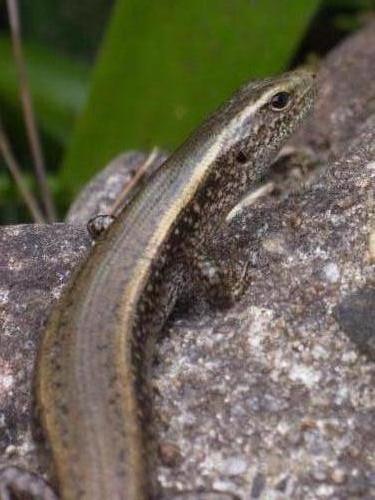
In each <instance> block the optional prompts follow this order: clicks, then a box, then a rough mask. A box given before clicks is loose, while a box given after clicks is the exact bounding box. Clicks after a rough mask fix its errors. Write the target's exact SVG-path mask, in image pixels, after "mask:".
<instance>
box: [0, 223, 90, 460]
mask: <svg viewBox="0 0 375 500" xmlns="http://www.w3.org/2000/svg"><path fill="white" fill-rule="evenodd" d="M89 247H90V239H89V237H88V234H87V231H86V229H85V228H82V227H74V226H67V225H66V224H55V225H53V226H47V225H45V226H43V225H40V226H37V225H27V226H9V227H3V228H1V229H0V466H2V465H4V464H7V463H14V464H19V465H26V464H27V465H31V466H32V468H34V469H35V468H37V465H38V462H37V461H36V452H35V446H34V441H33V436H32V432H31V431H32V414H33V413H32V406H31V405H32V391H31V388H32V374H33V367H34V363H35V356H36V349H37V345H38V339H39V335H40V332H41V330H42V329H43V325H44V324H45V321H46V318H47V316H48V314H49V312H50V310H51V306H52V303H53V302H54V301H55V300H56V299H57V298H58V297H59V296H60V293H61V290H62V288H63V286H64V284H66V282H67V280H68V277H69V275H70V273H71V271H72V270H73V269H74V268H75V267H76V266H77V265H78V263H80V262H82V260H83V257H84V255H86V254H87V251H88V249H89Z"/></svg>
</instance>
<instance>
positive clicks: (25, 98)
mask: <svg viewBox="0 0 375 500" xmlns="http://www.w3.org/2000/svg"><path fill="white" fill-rule="evenodd" d="M7 8H8V16H9V24H10V29H11V37H12V46H13V54H14V60H15V64H16V67H17V71H18V78H19V84H20V93H21V101H22V110H23V115H24V120H25V126H26V132H27V138H28V141H29V146H30V151H31V155H32V157H33V163H34V169H35V173H36V178H37V182H38V185H39V189H40V191H41V194H42V199H43V205H44V208H45V211H46V214H47V220H48V221H49V222H52V221H54V220H56V209H55V206H54V203H53V199H52V196H51V192H50V189H49V186H48V182H47V175H46V169H45V163H44V158H43V152H42V147H41V144H40V139H39V134H38V128H37V125H36V120H35V115H34V110H33V105H32V99H31V93H30V87H29V82H28V77H27V70H26V65H25V60H24V56H23V49H22V38H21V27H20V19H19V12H18V4H17V0H7Z"/></svg>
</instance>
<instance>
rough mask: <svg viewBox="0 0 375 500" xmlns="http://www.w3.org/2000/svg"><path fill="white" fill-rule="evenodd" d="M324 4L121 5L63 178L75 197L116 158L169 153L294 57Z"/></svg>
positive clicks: (212, 0)
mask: <svg viewBox="0 0 375 500" xmlns="http://www.w3.org/2000/svg"><path fill="white" fill-rule="evenodd" d="M318 4H319V0H304V1H301V0H285V1H280V0H189V1H188V2H187V1H186V0H184V1H182V0H163V1H156V2H155V1H151V0H118V2H117V4H116V8H115V9H114V12H113V15H112V19H111V23H110V27H109V30H108V32H107V35H106V38H105V40H104V43H103V47H102V49H101V53H100V56H99V59H98V62H97V66H96V68H95V71H94V75H93V81H92V90H91V95H90V97H89V101H88V105H87V107H86V109H85V112H84V113H83V115H82V117H81V119H80V120H79V122H78V126H77V129H76V131H75V135H74V137H73V140H72V143H71V146H70V149H69V151H68V154H67V158H66V161H65V165H64V169H63V172H62V179H63V182H64V183H65V184H66V186H67V187H69V188H70V189H71V190H73V191H77V190H78V189H79V187H80V185H81V184H82V183H83V182H85V181H87V180H88V179H89V178H90V177H91V176H92V174H93V173H94V172H95V171H96V170H98V169H99V168H101V167H103V166H104V165H105V164H106V163H107V162H108V161H109V160H110V159H111V158H112V157H113V156H114V155H116V154H118V153H119V152H121V151H123V150H126V149H129V148H141V149H144V148H150V147H152V146H154V145H157V146H160V147H163V148H168V149H171V148H173V147H175V146H176V145H177V144H178V143H179V142H180V141H181V140H183V139H184V137H186V135H187V134H188V132H189V131H191V130H192V128H194V127H195V126H196V125H197V124H198V123H199V121H200V120H201V119H202V118H203V117H204V116H205V115H206V114H207V113H208V112H209V111H211V110H212V109H214V108H215V107H216V106H217V105H218V104H219V103H220V102H221V101H223V99H225V98H226V97H228V96H229V95H230V94H231V93H232V92H233V91H234V90H235V89H236V88H237V87H238V86H239V85H240V84H241V83H243V82H245V81H247V80H248V79H250V78H254V77H258V76H264V75H269V74H273V73H277V72H280V71H282V70H283V69H285V67H286V66H287V64H288V61H290V59H291V58H292V56H293V54H294V51H295V50H296V47H297V45H298V42H299V41H300V39H301V36H302V35H303V33H304V31H305V29H306V26H307V24H308V22H309V20H310V18H311V16H312V14H313V13H314V12H315V10H316V8H317V6H318Z"/></svg>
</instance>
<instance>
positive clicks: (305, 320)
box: [0, 25, 375, 499]
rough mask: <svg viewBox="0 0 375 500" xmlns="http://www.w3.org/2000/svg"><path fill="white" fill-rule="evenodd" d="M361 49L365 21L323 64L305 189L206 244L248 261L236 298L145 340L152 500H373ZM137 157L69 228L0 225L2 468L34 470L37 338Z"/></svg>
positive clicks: (369, 76) (368, 60) (40, 464)
mask: <svg viewBox="0 0 375 500" xmlns="http://www.w3.org/2000/svg"><path fill="white" fill-rule="evenodd" d="M374 44H375V30H374V25H372V27H371V26H370V27H368V28H365V29H364V30H362V31H361V32H359V33H358V34H356V35H354V36H352V37H350V38H348V40H347V41H345V42H344V44H343V45H342V46H341V47H338V48H337V49H336V50H334V51H333V52H332V53H331V55H330V56H329V57H328V59H327V61H326V63H324V65H323V67H322V70H321V73H320V75H319V77H318V78H319V81H320V88H321V91H320V97H319V100H318V106H317V109H316V111H315V114H314V116H313V117H312V119H311V121H310V122H309V123H308V124H307V125H306V127H305V129H304V130H303V131H301V132H300V133H299V134H298V136H297V137H296V138H295V139H294V141H293V143H292V146H293V148H294V149H295V150H296V151H297V150H301V149H303V148H309V149H310V150H311V151H312V153H313V155H314V156H315V157H316V158H318V159H319V163H320V164H321V165H323V167H324V168H321V169H320V171H314V173H313V176H312V179H313V182H311V183H310V184H309V185H307V187H305V188H304V189H302V188H299V189H296V190H294V191H293V192H292V194H291V195H290V196H289V197H276V196H274V197H272V196H263V197H259V196H258V197H257V198H256V201H252V203H251V204H250V205H249V204H248V205H244V206H243V207H242V209H241V210H239V211H237V212H236V213H234V214H233V216H232V218H231V219H230V222H229V223H228V225H227V227H225V228H224V229H223V231H222V233H220V234H219V235H218V236H217V241H216V242H215V245H214V248H213V251H214V252H216V254H217V255H216V257H217V258H218V259H219V260H220V259H227V258H232V259H234V260H235V261H236V262H238V265H239V266H241V265H243V264H244V263H248V264H249V265H250V270H251V273H250V275H251V286H250V287H249V288H248V290H247V292H246V293H245V295H244V297H243V298H242V300H241V301H240V302H239V303H237V304H236V305H235V306H234V307H233V308H231V309H230V310H227V311H205V312H204V313H202V312H201V313H199V309H198V313H197V309H195V310H194V311H195V312H194V314H193V313H192V312H190V313H187V312H186V311H185V312H184V313H181V314H179V315H178V314H175V315H174V317H173V318H172V319H171V320H170V322H169V324H168V325H167V327H166V331H165V333H166V335H165V336H164V337H163V339H162V340H161V342H160V343H159V344H158V346H157V350H156V360H157V364H155V366H154V374H153V387H154V388H155V391H154V394H153V396H152V397H153V405H154V421H155V426H154V433H155V436H156V440H157V442H158V445H159V446H158V448H159V450H160V454H159V458H158V463H157V475H158V478H159V483H160V485H161V486H162V489H163V491H164V498H241V499H249V498H293V499H305V498H306V499H314V498H348V497H351V498H358V497H359V496H360V497H361V498H372V497H374V496H375V481H374V474H373V463H372V462H371V460H372V457H373V456H374V453H375V449H374V443H375V431H374V425H373V422H374V417H375V415H374V404H373V402H374V393H373V392H374V380H373V373H374V370H373V359H374V358H373V342H374V341H373V339H374V330H373V324H374V322H373V321H371V318H372V317H373V316H372V314H373V308H371V304H373V296H374V292H373V290H374V259H373V250H371V244H370V242H371V241H372V239H373V236H371V235H372V234H373V232H374V227H373V221H374V206H373V191H374V187H373V186H374V183H373V178H374V165H375V109H374V102H375V95H374V93H375V89H374V85H371V84H370V83H369V82H373V81H374V76H375V75H374V71H375V69H374V68H375V60H374V56H375V54H374V52H373V51H372V50H370V47H371V45H372V46H374ZM292 156H293V155H292ZM295 158H296V157H295V156H294V160H295ZM327 158H334V159H335V161H331V162H330V164H329V165H328V166H327V164H326V159H327ZM124 160H125V161H124ZM144 160H145V156H142V155H141V154H139V155H138V156H137V154H135V156H134V153H133V154H132V155H127V156H124V157H123V158H122V159H120V161H119V162H117V165H120V167H116V166H113V165H112V166H111V167H109V173H108V170H107V174H106V173H102V174H101V177H100V176H99V177H97V178H96V179H94V180H93V182H92V183H91V186H90V188H88V189H86V190H85V192H84V194H83V195H82V196H81V197H80V199H79V201H77V202H76V204H75V205H74V207H73V208H72V210H71V211H70V213H69V217H68V220H69V221H70V223H68V224H57V225H52V226H37V225H29V226H14V227H4V228H2V229H1V231H0V329H1V337H0V341H1V347H0V464H13V465H24V466H28V467H29V468H31V469H32V470H34V471H41V472H46V470H47V469H46V465H45V460H46V457H45V454H44V452H43V450H40V452H39V453H37V449H36V442H35V439H34V436H33V433H32V428H33V426H32V420H33V411H32V371H33V366H34V363H35V356H36V352H37V346H38V339H39V336H40V334H41V331H42V330H43V325H44V323H45V320H46V317H47V316H48V313H49V311H50V308H51V305H52V303H53V302H54V301H56V300H57V299H58V297H59V295H60V294H61V291H62V289H63V287H64V285H65V284H66V282H67V281H68V279H69V275H70V274H71V273H72V271H73V270H74V269H75V268H76V267H77V266H78V264H79V263H80V262H82V261H83V260H84V259H85V258H86V256H87V255H88V253H89V249H90V246H91V240H90V238H89V236H88V233H87V231H86V228H85V225H86V222H87V219H89V218H90V217H92V216H94V215H96V214H97V213H98V212H101V211H102V210H104V211H106V210H107V209H108V207H110V206H111V205H112V203H113V201H114V199H115V197H116V193H118V192H120V191H122V189H123V187H124V184H126V182H128V180H129V169H130V171H131V170H132V169H133V168H134V165H135V164H139V162H142V161H144ZM160 161H161V160H160ZM118 168H119V172H120V173H119V174H118V175H119V176H117V171H118V170H117V169H118ZM155 168H156V167H155ZM106 176H108V177H106ZM121 176H122V177H121ZM110 178H112V181H110V182H109V181H108V184H107V181H106V179H110ZM120 178H121V179H122V180H119V179H120ZM113 179H115V181H114V180H113ZM272 182H274V181H272ZM103 186H104V187H105V189H104V191H101V188H102V187H103ZM108 186H109V187H108ZM265 192H268V193H269V191H265ZM254 199H255V198H254ZM254 199H253V200H254ZM72 221H75V222H76V223H79V224H80V226H75V225H73V224H72ZM179 493H180V494H179ZM189 495H190V497H189Z"/></svg>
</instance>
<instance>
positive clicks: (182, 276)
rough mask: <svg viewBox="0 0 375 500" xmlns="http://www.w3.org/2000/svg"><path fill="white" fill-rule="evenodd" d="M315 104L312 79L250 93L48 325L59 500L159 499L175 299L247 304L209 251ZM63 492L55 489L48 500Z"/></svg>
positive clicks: (116, 235)
mask: <svg viewBox="0 0 375 500" xmlns="http://www.w3.org/2000/svg"><path fill="white" fill-rule="evenodd" d="M314 95H315V85H314V75H313V74H312V73H311V72H309V71H308V70H305V69H299V70H295V71H293V72H289V73H286V74H284V75H281V76H278V77H274V78H269V79H264V80H256V81H252V82H250V83H248V84H246V85H245V86H243V87H242V88H241V89H240V90H239V91H238V92H236V93H235V94H234V95H233V97H232V98H231V99H230V100H229V101H227V102H226V103H224V104H223V105H222V106H221V107H220V108H219V109H218V110H217V111H216V112H214V113H213V114H212V115H211V116H210V117H209V118H208V119H207V120H206V121H204V122H203V124H202V125H200V126H199V127H198V129H197V130H196V131H195V132H193V133H192V135H191V136H190V137H189V138H188V139H187V140H186V141H185V142H184V143H183V144H182V145H181V146H180V147H179V148H178V149H177V150H176V151H175V152H174V153H173V154H172V155H171V156H170V157H169V158H168V159H167V160H166V161H165V163H164V164H163V165H162V166H161V167H159V168H158V170H157V171H156V172H155V173H154V174H153V175H152V176H151V177H150V179H149V180H148V182H147V184H146V185H145V186H143V187H142V189H141V190H140V191H139V192H138V193H137V194H136V196H134V198H133V199H132V200H131V202H130V203H129V204H127V205H126V206H125V207H124V209H123V210H122V211H121V212H120V213H119V215H118V216H117V217H116V218H115V220H114V221H113V223H112V224H111V225H110V227H109V228H108V230H107V231H106V233H105V237H104V238H101V239H100V241H97V243H96V244H95V245H94V247H93V250H92V252H91V254H90V255H89V257H88V259H87V260H86V262H85V263H84V264H83V265H82V267H81V268H80V269H78V270H77V271H76V273H75V274H74V276H73V277H72V279H71V282H70V284H69V285H68V287H67V289H66V290H65V292H64V293H63V296H62V298H61V299H60V300H59V301H58V303H57V305H56V307H55V308H54V309H53V311H52V314H51V316H50V318H49V320H48V321H47V325H46V328H45V331H44V334H43V338H42V342H41V346H40V349H39V353H38V359H37V367H36V380H35V387H36V398H37V406H38V411H39V413H40V419H41V423H42V427H43V429H44V431H45V434H46V438H47V441H48V442H49V444H50V447H51V451H52V458H53V469H54V474H55V477H56V484H57V488H58V492H59V496H60V498H61V499H62V500H75V499H77V500H78V499H80V500H86V499H87V500H88V499H90V500H99V499H101V500H104V499H108V500H143V499H150V498H155V497H156V496H157V486H156V480H155V478H154V476H153V474H152V462H153V457H154V453H155V449H154V446H153V439H152V436H151V425H150V419H151V407H150V397H149V391H148V380H149V371H150V365H151V361H152V352H153V344H154V343H155V339H156V338H157V336H158V334H159V333H160V331H161V329H162V327H163V325H164V324H165V322H166V319H167V318H168V316H169V315H170V313H171V311H172V310H173V308H174V307H175V305H176V303H177V302H178V300H179V299H180V298H181V297H182V296H186V295H188V294H189V293H192V292H193V291H194V290H195V289H199V290H200V291H203V292H205V293H207V294H208V296H209V297H210V299H212V301H213V302H215V301H217V302H218V303H221V301H222V303H223V304H231V303H232V301H233V300H236V299H238V297H239V295H240V292H239V290H240V287H239V286H238V284H239V283H238V279H243V276H241V277H238V276H235V275H233V272H232V270H231V267H230V263H228V268H223V267H219V266H218V265H217V264H216V263H215V262H214V261H213V260H212V259H211V258H210V256H209V253H208V249H209V243H210V241H211V240H212V237H213V235H214V234H215V232H216V231H217V230H218V228H219V227H220V225H221V224H222V223H223V221H224V220H225V216H226V215H227V214H228V212H229V211H230V210H231V209H232V208H233V207H234V206H235V205H236V204H237V203H238V201H239V200H240V199H241V197H242V196H243V195H244V194H245V193H246V191H248V189H249V188H250V187H251V186H253V185H254V183H255V182H256V181H257V180H258V179H259V178H260V177H261V176H262V175H264V173H265V172H266V171H267V170H268V168H269V167H270V164H271V162H272V160H273V159H274V158H275V156H276V154H277V152H278V151H279V149H280V148H281V146H282V145H283V144H284V142H285V141H286V140H287V139H288V138H289V137H290V136H291V134H292V132H293V131H294V130H295V128H296V127H297V126H298V124H299V123H300V122H301V120H302V119H303V118H304V117H305V116H306V115H307V114H308V112H309V111H310V110H311V108H312V105H313V101H314ZM221 266H223V264H221ZM241 288H243V287H241ZM4 477H5V473H4ZM29 477H30V478H32V477H33V476H32V475H30V476H29ZM0 481H1V473H0ZM0 485H1V482H0ZM15 490H16V486H14V489H13V490H12V485H11V484H10V483H9V484H8V491H15ZM0 492H1V489H0ZM52 494H53V492H52V490H51V491H50V487H47V486H45V488H44V489H41V492H40V495H39V497H38V498H52V497H51V496H49V497H48V495H52ZM7 498H10V496H9V497H6V496H5V494H4V497H1V500H4V499H5V500H7Z"/></svg>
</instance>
